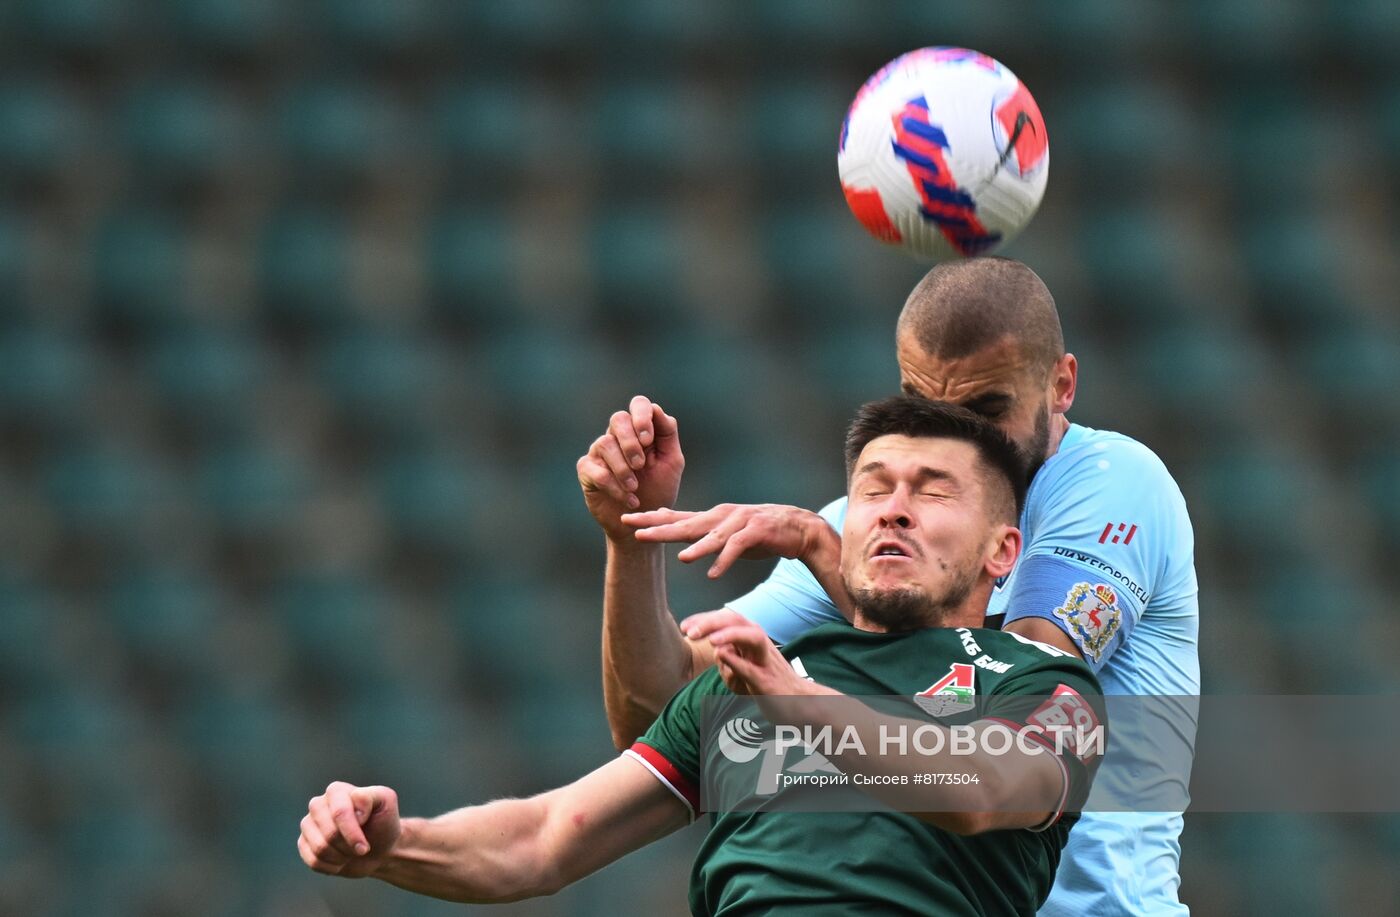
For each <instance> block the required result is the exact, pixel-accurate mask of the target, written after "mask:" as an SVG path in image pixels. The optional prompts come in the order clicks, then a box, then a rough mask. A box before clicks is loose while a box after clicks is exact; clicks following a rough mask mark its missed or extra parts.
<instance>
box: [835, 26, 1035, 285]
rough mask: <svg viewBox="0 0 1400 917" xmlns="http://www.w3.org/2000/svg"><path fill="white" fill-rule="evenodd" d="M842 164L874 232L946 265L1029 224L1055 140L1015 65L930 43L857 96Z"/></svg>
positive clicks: (844, 180)
mask: <svg viewBox="0 0 1400 917" xmlns="http://www.w3.org/2000/svg"><path fill="white" fill-rule="evenodd" d="M836 165H837V167H838V169H839V170H840V173H841V187H842V189H843V190H844V191H845V193H846V203H847V204H848V205H850V208H851V212H852V213H854V214H855V215H856V218H857V219H858V220H860V222H861V224H862V225H864V226H865V228H866V229H867V230H869V231H870V234H871V235H873V236H875V238H877V239H879V240H881V241H882V242H889V243H891V244H894V245H899V246H902V247H903V248H905V249H906V250H908V251H909V252H910V253H912V254H914V255H916V256H917V257H919V258H921V259H925V260H933V261H946V260H949V259H951V258H958V257H970V256H973V255H985V254H990V253H991V252H993V251H995V250H996V249H997V248H998V247H999V246H1000V245H1002V244H1004V243H1005V242H1007V241H1009V240H1010V239H1011V238H1012V237H1013V236H1015V235H1016V234H1017V233H1018V232H1020V231H1021V230H1022V229H1024V228H1025V226H1026V224H1027V223H1028V222H1030V219H1031V216H1033V215H1034V214H1035V211H1036V208H1037V207H1039V206H1040V199H1041V197H1042V196H1044V194H1045V181H1046V179H1047V178H1048V177H1049V174H1050V146H1049V141H1048V138H1047V137H1046V134H1045V119H1044V118H1042V117H1041V114H1040V108H1039V106H1037V105H1036V104H1035V99H1033V98H1031V94H1030V92H1029V91H1028V90H1027V89H1026V87H1025V85H1024V84H1023V83H1022V82H1021V81H1020V80H1018V79H1017V78H1016V75H1015V74H1014V73H1012V72H1011V71H1010V70H1008V69H1007V68H1006V67H1003V66H1002V65H1001V64H999V63H997V62H996V61H995V60H993V59H992V58H990V57H988V56H987V55H985V54H979V53H978V52H976V51H969V50H967V49H965V48H920V49H919V50H917V51H910V52H909V53H908V54H904V55H902V56H900V57H897V58H895V59H894V60H892V61H890V62H889V63H888V64H886V65H885V66H884V67H881V68H880V69H879V70H878V71H876V73H875V75H874V76H872V77H871V78H870V79H868V80H866V81H865V85H864V86H862V87H861V88H860V91H859V92H857V93H856V98H855V101H853V102H852V103H851V107H850V110H849V111H847V113H846V120H845V122H844V123H843V124H842V126H841V141H840V147H839V150H838V152H837V154H836Z"/></svg>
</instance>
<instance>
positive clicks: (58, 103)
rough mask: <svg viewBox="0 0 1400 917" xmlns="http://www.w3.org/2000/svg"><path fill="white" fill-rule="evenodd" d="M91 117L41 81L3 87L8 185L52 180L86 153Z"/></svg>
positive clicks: (0, 103)
mask: <svg viewBox="0 0 1400 917" xmlns="http://www.w3.org/2000/svg"><path fill="white" fill-rule="evenodd" d="M87 130H88V124H87V115H86V113H85V112H84V111H83V110H82V108H81V107H80V106H79V105H78V103H77V102H76V100H74V99H73V98H71V97H70V96H69V95H68V94H67V93H65V92H63V91H62V90H61V89H59V88H58V87H57V86H55V85H52V84H48V83H38V82H21V81H15V82H10V83H8V84H6V85H0V168H3V169H4V172H5V176H6V181H7V182H13V181H15V180H16V179H17V178H20V177H24V176H29V177H36V176H45V175H52V174H54V173H55V172H57V171H58V170H60V169H63V168H65V167H67V166H69V165H70V164H71V162H72V159H73V157H74V156H75V155H77V154H79V153H80V152H81V151H82V150H83V149H84V145H85V143H86V142H87V141H88V139H89V137H88V135H87Z"/></svg>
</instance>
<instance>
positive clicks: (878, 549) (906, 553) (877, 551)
mask: <svg viewBox="0 0 1400 917" xmlns="http://www.w3.org/2000/svg"><path fill="white" fill-rule="evenodd" d="M870 556H871V557H872V558H878V557H903V558H905V559H906V560H907V559H909V558H911V557H913V552H912V551H910V550H909V548H908V547H907V546H906V545H904V544H903V543H902V542H899V541H894V540H892V539H886V540H885V541H881V542H877V543H876V545H875V547H874V548H873V549H872V550H871V552H870Z"/></svg>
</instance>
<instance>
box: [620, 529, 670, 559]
mask: <svg viewBox="0 0 1400 917" xmlns="http://www.w3.org/2000/svg"><path fill="white" fill-rule="evenodd" d="M607 536H608V553H609V554H613V555H617V556H622V557H660V556H661V555H662V551H663V549H664V547H665V546H664V545H660V544H653V543H651V542H646V541H638V540H637V532H636V529H630V528H629V529H626V530H625V531H619V532H614V531H608V532H607Z"/></svg>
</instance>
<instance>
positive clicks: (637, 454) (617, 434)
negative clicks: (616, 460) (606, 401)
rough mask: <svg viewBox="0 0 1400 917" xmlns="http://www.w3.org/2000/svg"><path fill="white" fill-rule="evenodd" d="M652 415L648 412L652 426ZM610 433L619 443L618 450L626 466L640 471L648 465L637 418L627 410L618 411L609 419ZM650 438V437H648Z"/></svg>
mask: <svg viewBox="0 0 1400 917" xmlns="http://www.w3.org/2000/svg"><path fill="white" fill-rule="evenodd" d="M650 425H651V416H650V413H648V416H647V426H648V428H650ZM608 435H609V436H611V437H612V439H613V441H614V442H616V443H617V447H618V452H619V454H620V455H621V457H622V460H623V462H624V463H625V464H626V466H627V467H628V468H630V469H632V470H633V471H640V470H642V468H643V467H645V466H646V463H647V456H646V450H645V449H644V448H643V446H642V441H641V439H640V431H639V430H638V429H637V423H636V420H635V418H633V416H632V415H631V414H630V413H628V412H627V411H617V412H615V413H614V414H613V415H612V417H610V418H609V419H608ZM648 438H650V437H648Z"/></svg>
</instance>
